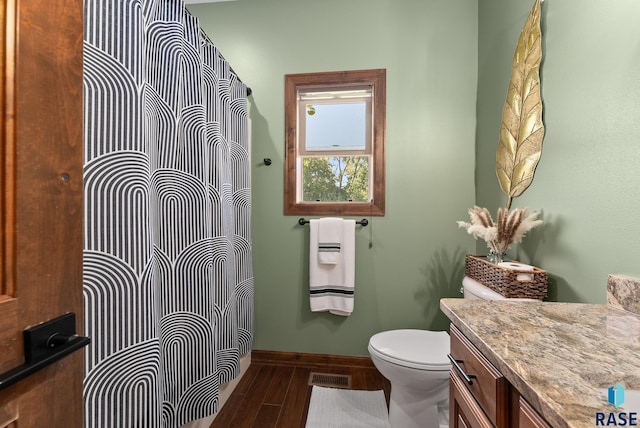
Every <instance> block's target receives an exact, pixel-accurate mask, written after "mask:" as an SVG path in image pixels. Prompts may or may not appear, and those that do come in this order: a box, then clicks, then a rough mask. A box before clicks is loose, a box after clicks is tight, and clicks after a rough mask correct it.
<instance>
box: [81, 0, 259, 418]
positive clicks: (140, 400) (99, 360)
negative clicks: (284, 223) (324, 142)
mask: <svg viewBox="0 0 640 428" xmlns="http://www.w3.org/2000/svg"><path fill="white" fill-rule="evenodd" d="M246 91H247V88H246V86H245V85H244V84H243V83H242V82H241V81H240V80H239V79H238V78H237V76H236V75H235V73H234V72H233V71H232V70H231V68H230V67H229V64H228V63H227V62H226V61H225V59H224V58H223V57H222V56H221V55H220V53H219V52H218V50H217V49H216V47H215V46H214V45H213V44H212V43H211V41H210V40H209V39H208V38H207V36H206V35H205V34H204V33H203V32H202V30H201V29H200V26H199V23H198V20H197V19H196V18H195V17H193V16H191V15H190V14H189V13H188V11H186V9H185V8H184V5H183V3H182V0H85V40H84V102H85V116H84V129H85V131H84V132H85V135H84V141H85V154H84V156H85V159H84V162H85V164H84V179H85V182H84V188H85V193H84V197H85V236H84V245H85V252H84V301H85V314H84V319H85V334H86V335H88V336H89V337H90V338H91V345H90V346H89V347H88V349H87V351H86V354H85V381H84V388H85V391H84V396H85V398H84V400H85V426H86V427H90V428H97V427H105V428H107V427H108V428H113V427H122V428H129V427H144V428H147V427H148V428H153V427H178V426H181V425H183V424H185V423H187V422H189V421H191V420H195V419H199V418H203V417H207V416H209V415H212V414H213V413H215V412H216V411H217V407H218V386H219V385H220V384H222V383H225V382H228V381H230V380H231V379H233V378H234V377H235V376H237V375H238V374H239V370H240V367H239V357H240V356H241V355H242V354H244V353H246V352H248V351H250V350H251V348H252V341H253V271H252V252H251V238H250V236H251V231H250V214H251V203H250V177H249V150H248V144H249V141H248V117H247V98H246V96H247V92H246Z"/></svg>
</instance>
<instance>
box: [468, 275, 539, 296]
mask: <svg viewBox="0 0 640 428" xmlns="http://www.w3.org/2000/svg"><path fill="white" fill-rule="evenodd" d="M462 288H463V292H464V298H465V299H479V300H511V301H521V302H539V301H541V300H537V299H526V298H507V297H504V296H503V295H502V294H499V293H496V292H495V291H493V290H492V289H490V288H489V287H487V286H485V285H482V284H481V283H479V282H478V281H476V280H475V279H472V278H469V277H468V276H465V277H464V279H463V280H462Z"/></svg>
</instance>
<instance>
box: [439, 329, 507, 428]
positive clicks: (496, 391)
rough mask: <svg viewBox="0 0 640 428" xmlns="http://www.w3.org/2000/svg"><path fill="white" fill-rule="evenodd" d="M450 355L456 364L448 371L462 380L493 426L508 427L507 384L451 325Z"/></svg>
mask: <svg viewBox="0 0 640 428" xmlns="http://www.w3.org/2000/svg"><path fill="white" fill-rule="evenodd" d="M451 356H452V358H453V359H454V360H455V361H456V362H457V366H458V367H455V366H454V367H452V368H451V371H452V374H453V375H455V376H456V377H457V378H458V379H460V380H461V381H462V382H463V384H464V385H465V386H466V388H467V389H468V390H469V392H470V393H471V395H473V397H474V398H475V399H476V401H477V402H478V404H479V405H480V407H481V408H482V410H484V412H485V413H486V415H487V417H488V418H489V419H490V420H491V422H493V424H494V425H495V426H497V427H506V426H508V422H509V420H508V419H509V418H508V416H509V415H508V412H506V411H504V409H507V408H508V407H507V406H508V386H509V383H508V382H507V380H506V379H505V378H504V376H502V374H501V373H500V372H499V371H498V370H497V369H496V368H495V367H494V366H493V365H492V364H491V363H490V362H489V361H488V360H487V359H486V358H485V357H484V356H482V354H481V353H480V351H478V349H477V348H476V347H475V346H474V345H473V344H472V343H471V342H470V341H469V339H467V338H466V337H465V336H464V335H463V334H462V333H461V332H460V330H458V329H457V328H456V327H455V326H454V325H453V324H452V325H451ZM458 368H459V369H458ZM462 372H464V373H465V374H466V375H467V376H468V378H469V379H468V381H467V379H465V378H464V374H463V373H462Z"/></svg>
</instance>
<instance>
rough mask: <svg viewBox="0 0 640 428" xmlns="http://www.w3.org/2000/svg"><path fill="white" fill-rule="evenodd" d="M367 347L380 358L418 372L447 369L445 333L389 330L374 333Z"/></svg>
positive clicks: (446, 337)
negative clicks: (420, 370) (419, 370)
mask: <svg viewBox="0 0 640 428" xmlns="http://www.w3.org/2000/svg"><path fill="white" fill-rule="evenodd" d="M369 348H370V350H372V351H375V352H376V354H378V356H379V357H380V358H383V359H385V360H387V361H390V362H395V363H396V364H399V365H404V366H408V367H413V368H417V369H422V370H449V368H450V366H451V363H450V362H449V359H448V358H447V354H448V353H449V349H450V348H449V335H448V334H447V332H446V331H427V330H413V329H405V330H390V331H383V332H381V333H377V334H374V335H373V336H372V337H371V339H370V340H369Z"/></svg>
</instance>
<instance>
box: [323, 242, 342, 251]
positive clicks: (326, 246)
mask: <svg viewBox="0 0 640 428" xmlns="http://www.w3.org/2000/svg"><path fill="white" fill-rule="evenodd" d="M318 251H319V252H321V253H339V252H340V243H339V242H319V243H318Z"/></svg>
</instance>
